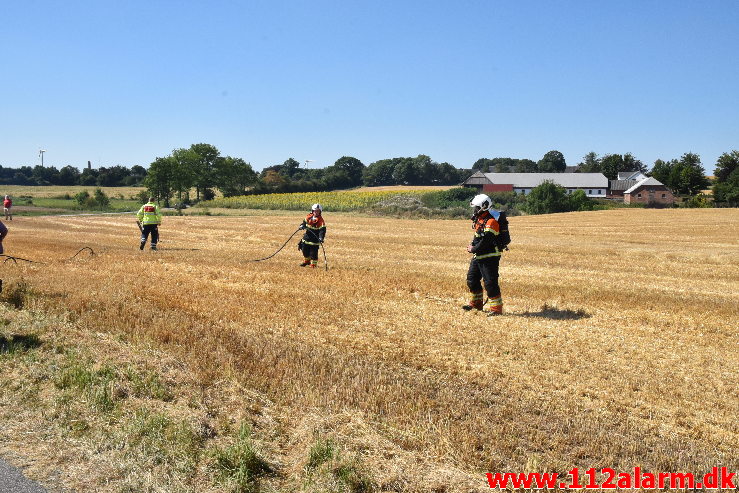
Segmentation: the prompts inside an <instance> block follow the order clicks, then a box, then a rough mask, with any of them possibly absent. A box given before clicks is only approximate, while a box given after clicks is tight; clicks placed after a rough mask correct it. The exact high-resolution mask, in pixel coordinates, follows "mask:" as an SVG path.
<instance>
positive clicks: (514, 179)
mask: <svg viewBox="0 0 739 493" xmlns="http://www.w3.org/2000/svg"><path fill="white" fill-rule="evenodd" d="M479 175H482V176H479ZM483 178H484V179H487V182H484V181H483ZM473 179H474V183H473V182H471V181H470V180H473ZM545 181H552V182H554V183H556V184H557V185H561V186H563V187H565V188H608V178H606V176H605V175H604V174H603V173H480V172H478V173H475V174H474V175H472V176H470V177H469V178H467V180H465V182H464V185H484V184H495V185H499V184H506V185H508V184H510V185H513V188H534V187H538V186H539V185H541V184H542V183H544V182H545Z"/></svg>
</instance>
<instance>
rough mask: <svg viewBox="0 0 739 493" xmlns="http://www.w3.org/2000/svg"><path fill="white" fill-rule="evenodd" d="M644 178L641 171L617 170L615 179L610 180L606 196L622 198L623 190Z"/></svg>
mask: <svg viewBox="0 0 739 493" xmlns="http://www.w3.org/2000/svg"><path fill="white" fill-rule="evenodd" d="M645 178H647V175H645V174H644V173H642V172H641V171H619V172H618V177H617V179H615V180H611V181H610V185H609V186H608V193H607V194H606V198H607V199H621V200H623V198H624V192H625V191H626V190H628V189H629V188H631V187H633V186H634V185H636V184H637V183H639V182H640V181H641V180H643V179H645Z"/></svg>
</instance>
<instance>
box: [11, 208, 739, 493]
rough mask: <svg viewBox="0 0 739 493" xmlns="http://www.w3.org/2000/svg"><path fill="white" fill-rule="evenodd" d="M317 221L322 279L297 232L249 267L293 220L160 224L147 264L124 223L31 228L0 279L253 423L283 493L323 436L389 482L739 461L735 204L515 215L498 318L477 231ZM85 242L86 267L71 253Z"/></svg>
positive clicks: (419, 485) (419, 223)
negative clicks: (182, 374)
mask: <svg viewBox="0 0 739 493" xmlns="http://www.w3.org/2000/svg"><path fill="white" fill-rule="evenodd" d="M325 216H326V220H327V225H328V233H327V241H326V253H327V255H328V261H329V271H328V272H326V271H324V270H323V269H321V270H315V271H311V270H306V269H300V268H299V267H298V266H297V264H298V262H299V255H298V252H297V251H296V249H295V246H294V245H295V241H293V242H292V243H290V245H289V246H288V247H286V249H285V250H283V251H282V252H281V253H280V254H279V255H277V256H276V257H274V258H273V259H271V260H269V261H266V262H257V263H254V262H249V261H248V259H253V258H259V257H263V256H265V255H268V254H270V253H272V252H273V251H274V250H275V249H276V248H277V247H279V246H280V245H281V244H282V242H283V241H284V240H285V239H286V238H287V236H288V235H289V234H290V233H291V232H292V231H294V229H295V227H296V226H297V225H298V224H299V222H300V220H301V219H302V216H301V215H300V214H297V213H296V214H285V215H277V216H275V215H256V216H247V217H165V218H164V224H163V225H162V227H161V234H162V240H161V244H160V246H161V251H159V252H156V253H152V252H149V251H145V252H139V251H138V249H137V248H136V247H137V241H138V240H137V231H136V228H135V225H133V224H132V218H131V217H92V218H91V217H80V218H74V217H64V218H59V217H37V218H27V219H26V218H24V219H22V220H18V221H13V223H10V224H9V226H10V230H11V231H10V235H9V236H8V238H7V240H6V242H5V248H6V254H10V255H17V256H20V257H25V258H29V259H34V260H38V261H43V262H46V263H45V264H44V265H41V264H27V263H24V262H20V263H19V264H18V265H17V266H16V265H12V263H5V264H4V265H3V267H2V269H3V270H2V272H3V273H2V277H3V279H4V281H5V283H6V285H8V283H13V282H18V281H19V280H20V279H21V278H22V279H23V280H25V282H27V283H28V285H29V286H30V287H31V289H32V290H33V292H34V298H33V299H34V301H33V308H34V309H36V310H42V311H43V310H45V311H59V312H67V313H71V314H72V315H71V316H70V315H66V317H67V319H70V320H73V321H74V323H75V324H76V326H78V327H82V328H84V331H83V332H82V333H81V334H82V335H80V337H81V338H84V337H85V336H84V334H86V333H89V334H97V337H99V338H101V340H108V341H113V340H115V341H126V342H127V343H128V344H131V346H130V347H131V348H133V349H132V351H136V348H146V349H142V350H141V351H142V353H141V354H144V352H145V351H157V354H161V355H164V356H162V358H164V357H165V356H166V357H167V358H171V361H174V362H176V364H175V366H178V367H181V368H183V369H186V374H187V375H188V378H189V379H191V382H192V383H194V384H195V385H196V386H197V387H198V388H199V389H201V391H202V393H203V395H207V396H208V397H207V399H206V400H207V401H208V405H207V409H205V410H203V417H202V419H203V420H206V421H207V420H211V421H213V423H215V424H214V425H213V426H214V427H215V428H216V429H217V422H219V421H218V420H229V419H231V420H234V419H236V417H237V416H238V417H239V418H240V419H247V420H249V421H250V422H251V423H252V425H253V426H254V427H255V431H256V433H257V435H258V436H259V437H260V439H261V443H262V446H263V450H264V451H265V455H266V456H267V459H268V460H269V461H270V462H271V463H272V464H274V465H275V469H276V473H275V474H274V475H273V476H271V479H269V484H270V485H271V486H270V487H271V488H274V489H275V490H278V491H296V490H300V489H301V488H302V489H305V490H310V487H308V486H306V484H308V483H306V480H305V477H304V474H305V470H306V468H305V467H306V466H305V457H306V453H307V451H308V450H309V449H310V447H311V444H312V443H313V442H314V441H315V437H316V436H324V437H330V438H331V439H332V440H334V441H335V442H336V443H338V444H339V446H340V447H342V449H343V450H345V453H346V454H352V457H356V460H357V461H359V462H360V463H361V465H362V466H361V467H362V468H363V470H364V471H366V475H367V477H369V478H371V484H372V488H374V489H376V490H382V491H472V490H477V489H480V490H484V488H485V478H484V472H493V471H529V472H530V471H561V472H564V471H567V470H569V469H571V468H572V467H573V466H579V467H581V468H587V467H596V468H599V467H613V468H615V469H616V470H621V471H630V470H631V469H632V468H633V467H634V466H637V465H639V466H641V467H642V468H644V469H646V470H650V471H690V472H696V473H699V472H705V471H709V470H710V468H711V467H712V466H715V465H727V466H729V467H731V468H733V469H734V470H736V469H738V468H739V461H738V460H737V454H736V451H737V450H739V425H738V424H737V423H738V421H737V415H739V397H737V388H739V346H738V344H739V338H738V336H739V334H738V331H737V327H739V212H738V211H737V210H733V209H723V210H715V209H709V210H639V209H634V210H613V211H600V212H585V213H568V214H556V215H544V216H528V217H515V218H512V219H511V221H510V224H511V231H512V237H513V243H512V245H511V246H512V248H511V251H510V252H509V253H507V254H506V255H505V257H504V259H503V261H502V264H501V286H502V290H503V297H504V301H505V310H506V315H505V316H503V317H498V318H487V317H485V316H484V315H483V314H480V313H464V312H462V310H460V309H459V305H461V304H462V303H463V302H465V301H466V298H467V295H466V288H465V283H464V277H465V273H466V268H467V262H468V254H467V253H466V252H465V249H464V247H465V245H466V243H467V241H468V240H469V238H470V231H469V229H468V228H469V225H468V223H467V222H465V221H453V220H446V221H426V220H397V219H385V218H367V217H361V216H355V215H348V214H332V213H331V212H330V211H329V212H327V213H326V214H325ZM296 238H297V236H296ZM83 246H90V247H92V248H93V249H94V251H95V253H96V255H95V256H94V257H88V256H86V255H80V256H78V257H76V258H75V259H72V260H64V259H67V258H69V257H70V256H71V255H72V254H74V253H75V252H76V251H77V250H78V249H79V248H81V247H83ZM193 249H194V250H193ZM321 267H323V265H322V259H321ZM111 336H112V337H111ZM42 338H43V336H42ZM123 357H124V358H125V355H124V356H123ZM138 357H140V355H133V356H131V358H132V359H135V358H138ZM173 364H174V363H173ZM209 389H210V391H209ZM212 389H218V390H217V392H215V391H212ZM14 443H15V444H16V449H18V450H19V449H20V448H21V447H23V443H22V440H20V439H17V438H16V441H15V442H14ZM39 446H40V445H39V444H38V443H37V444H35V445H34V444H33V443H28V444H26V448H25V450H27V451H28V450H33V449H34V447H36V448H38V447H39ZM71 448H72V447H71V445H70V450H71ZM106 453H108V452H106V451H105V449H104V448H103V449H102V450H98V451H96V452H88V453H87V454H86V455H84V456H85V457H86V458H87V460H89V461H90V462H89V463H90V464H94V463H98V464H104V463H105V462H106V459H105V457H106ZM110 453H112V452H110ZM70 454H71V452H70ZM61 456H63V454H61V455H60V456H59V457H57V465H58V464H63V459H62V458H61ZM96 461H97V462H96ZM99 467H102V466H99ZM77 468H78V469H79V468H80V466H77ZM83 469H84V468H83ZM100 471H105V468H104V467H102V468H101V469H99V470H98V474H99V475H100V474H104V472H100ZM77 474H78V475H80V476H84V475H85V474H87V475H88V479H87V480H88V481H94V480H95V474H94V473H93V472H92V471H84V470H81V471H78V473H77ZM90 477H92V479H89V478H90ZM98 479H99V478H98ZM70 481H72V480H70ZM78 481H82V480H79V478H78ZM101 481H102V480H101ZM72 484H75V483H74V481H72ZM76 484H78V485H79V484H84V481H83V482H82V483H79V482H78V483H76ZM99 484H102V482H100V483H99Z"/></svg>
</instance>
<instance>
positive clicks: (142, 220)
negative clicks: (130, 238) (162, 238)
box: [136, 197, 162, 250]
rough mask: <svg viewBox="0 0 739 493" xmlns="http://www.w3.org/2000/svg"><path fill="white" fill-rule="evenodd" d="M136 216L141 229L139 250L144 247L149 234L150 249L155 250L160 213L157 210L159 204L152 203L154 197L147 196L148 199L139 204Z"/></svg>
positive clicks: (160, 222) (157, 240) (160, 221)
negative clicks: (139, 207)
mask: <svg viewBox="0 0 739 493" xmlns="http://www.w3.org/2000/svg"><path fill="white" fill-rule="evenodd" d="M136 218H137V219H138V223H139V227H140V229H141V243H140V244H139V250H143V249H144V245H146V239H147V238H148V237H149V235H151V249H152V250H156V249H157V243H158V242H159V225H160V224H162V214H161V212H159V206H158V205H156V203H154V197H149V201H148V202H147V203H145V204H144V205H142V206H141V209H139V211H138V212H137V213H136Z"/></svg>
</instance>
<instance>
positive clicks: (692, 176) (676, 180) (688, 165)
mask: <svg viewBox="0 0 739 493" xmlns="http://www.w3.org/2000/svg"><path fill="white" fill-rule="evenodd" d="M652 176H653V177H654V178H656V179H657V180H659V181H661V182H662V183H664V184H665V185H666V186H667V187H669V188H670V189H671V190H672V191H673V192H674V193H676V194H682V195H695V194H697V193H699V192H700V191H701V190H704V189H706V188H708V186H709V185H710V182H709V181H708V178H706V174H705V170H704V169H703V166H702V165H701V160H700V157H699V156H698V155H697V154H694V153H692V152H686V153H685V154H683V155H682V157H681V158H680V159H672V160H670V161H662V160H661V159H658V160H657V161H655V162H654V167H653V168H652Z"/></svg>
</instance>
